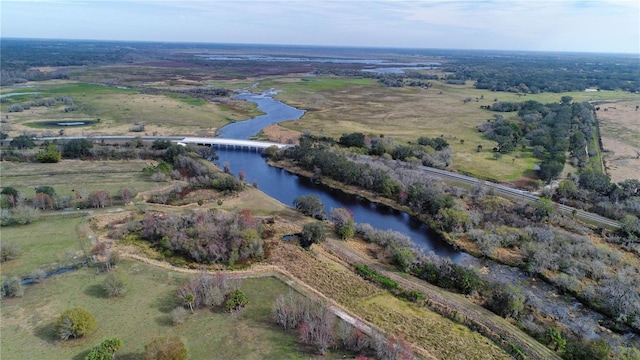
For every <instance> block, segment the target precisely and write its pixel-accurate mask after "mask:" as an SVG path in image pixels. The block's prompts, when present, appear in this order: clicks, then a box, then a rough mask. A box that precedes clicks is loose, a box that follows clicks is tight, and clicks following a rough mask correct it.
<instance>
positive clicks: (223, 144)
mask: <svg viewBox="0 0 640 360" xmlns="http://www.w3.org/2000/svg"><path fill="white" fill-rule="evenodd" d="M136 138H138V139H141V140H144V141H153V140H169V141H171V142H173V143H177V144H180V145H187V144H196V145H204V146H213V147H215V148H224V149H236V150H249V151H255V152H262V151H263V150H264V149H266V148H268V147H271V146H277V147H278V148H279V149H283V148H286V147H290V146H292V145H287V144H280V143H275V142H268V141H255V140H237V139H224V138H205V137H183V136H118V135H115V136H108V135H105V136H51V137H41V138H33V140H35V141H45V140H48V141H53V140H57V141H60V140H71V139H87V140H89V141H110V140H111V141H118V140H120V141H130V140H133V139H136ZM7 140H8V141H11V139H5V141H7Z"/></svg>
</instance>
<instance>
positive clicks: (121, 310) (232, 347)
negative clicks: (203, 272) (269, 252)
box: [0, 261, 309, 359]
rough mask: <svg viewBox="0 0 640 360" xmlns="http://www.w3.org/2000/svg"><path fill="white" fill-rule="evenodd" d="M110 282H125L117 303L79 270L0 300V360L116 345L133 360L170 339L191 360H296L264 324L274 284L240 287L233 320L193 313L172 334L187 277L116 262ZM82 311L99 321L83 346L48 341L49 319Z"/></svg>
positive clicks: (291, 342) (289, 337)
mask: <svg viewBox="0 0 640 360" xmlns="http://www.w3.org/2000/svg"><path fill="white" fill-rule="evenodd" d="M116 274H118V275H120V276H123V277H124V279H125V281H126V282H127V294H126V296H125V297H123V298H118V299H109V298H106V297H105V296H104V294H103V290H102V288H101V284H102V282H103V281H104V277H105V275H96V274H95V270H93V269H81V270H79V271H76V272H73V273H67V274H64V275H59V276H56V277H53V278H50V279H48V280H46V281H45V282H43V283H41V284H37V285H33V286H30V287H28V288H27V289H26V290H25V295H24V297H23V298H21V299H8V300H3V306H2V309H1V310H0V312H1V314H2V339H1V346H0V351H1V357H2V358H3V359H18V358H20V359H45V358H46V359H82V358H84V356H85V355H86V353H87V351H88V350H89V349H90V348H91V347H93V346H94V345H97V344H98V343H100V342H101V341H102V340H104V339H106V338H111V337H118V338H120V339H122V340H123V342H124V347H123V349H122V350H120V351H118V358H121V359H135V358H137V357H138V356H139V354H140V353H142V352H143V350H144V345H145V344H147V343H149V342H150V341H151V340H152V339H153V338H155V337H158V336H168V335H177V336H179V337H180V338H181V339H182V340H183V341H184V342H185V345H186V347H187V349H188V351H189V355H190V358H192V359H206V358H210V357H211V354H213V353H215V354H216V355H215V357H216V358H224V359H234V358H243V359H301V358H308V356H309V353H306V352H305V349H303V348H300V347H299V346H298V344H297V339H296V336H295V334H294V333H287V332H284V331H282V330H281V329H280V328H278V327H277V326H276V325H275V324H273V323H272V322H271V320H270V314H271V307H272V304H273V302H274V301H275V298H276V297H277V296H278V295H279V294H286V293H287V292H288V291H289V288H288V286H287V285H285V284H284V283H282V282H281V281H280V280H277V279H275V278H270V277H267V278H256V279H245V280H242V281H241V282H239V287H240V289H242V290H243V291H244V292H245V293H246V294H247V296H248V297H249V299H250V302H249V305H247V307H246V308H245V309H244V310H243V311H242V312H240V313H239V314H238V315H237V316H232V315H230V314H228V313H221V312H213V311H211V310H207V309H203V310H198V311H197V312H196V313H195V314H193V315H192V314H189V315H188V316H187V320H186V321H185V323H183V324H180V325H175V326H173V325H172V324H171V317H170V315H169V312H170V311H171V310H173V309H174V308H175V307H176V306H178V303H177V300H176V296H175V290H176V289H177V288H178V287H179V286H180V284H182V283H183V282H184V281H185V279H186V276H185V275H183V274H179V273H175V272H171V271H166V270H164V269H160V268H155V267H152V266H149V265H145V264H142V263H138V262H134V261H123V262H122V264H121V265H119V266H118V269H117V270H116ZM75 306H82V307H84V308H85V309H87V310H88V311H89V312H91V313H92V314H93V315H94V316H95V317H96V319H97V321H98V330H97V331H96V333H94V334H93V335H91V336H90V337H88V338H87V339H80V340H74V341H69V342H64V343H61V342H58V341H55V340H54V338H53V333H52V325H53V321H54V319H55V317H56V316H57V315H58V314H60V313H61V312H62V311H64V310H65V309H67V308H71V307H75Z"/></svg>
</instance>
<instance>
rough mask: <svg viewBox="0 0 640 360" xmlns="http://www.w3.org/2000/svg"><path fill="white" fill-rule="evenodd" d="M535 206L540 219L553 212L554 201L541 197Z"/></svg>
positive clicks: (535, 211)
mask: <svg viewBox="0 0 640 360" xmlns="http://www.w3.org/2000/svg"><path fill="white" fill-rule="evenodd" d="M533 208H534V215H535V216H536V218H537V219H538V220H543V219H546V218H548V217H549V216H550V215H551V214H552V213H553V201H552V200H551V199H547V198H544V197H541V198H539V199H538V200H536V202H535V203H534V204H533Z"/></svg>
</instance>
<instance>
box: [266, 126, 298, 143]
mask: <svg viewBox="0 0 640 360" xmlns="http://www.w3.org/2000/svg"><path fill="white" fill-rule="evenodd" d="M262 133H263V134H264V135H265V136H266V137H267V138H268V139H269V141H274V142H279V143H282V144H296V145H298V139H299V138H300V135H302V133H301V132H299V131H295V130H290V129H286V128H283V127H282V126H280V125H278V124H273V125H269V126H267V127H266V128H264V129H262Z"/></svg>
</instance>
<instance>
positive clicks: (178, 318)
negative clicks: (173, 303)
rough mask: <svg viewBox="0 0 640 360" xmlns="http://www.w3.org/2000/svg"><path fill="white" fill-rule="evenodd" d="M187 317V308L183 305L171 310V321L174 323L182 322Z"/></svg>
mask: <svg viewBox="0 0 640 360" xmlns="http://www.w3.org/2000/svg"><path fill="white" fill-rule="evenodd" d="M186 317H187V310H186V309H185V308H183V307H182V306H178V307H177V308H175V309H173V310H171V322H172V323H173V324H174V325H178V324H182V323H183V322H184V320H185V318H186Z"/></svg>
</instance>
